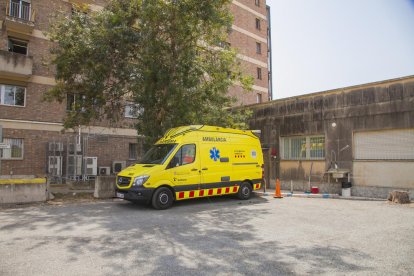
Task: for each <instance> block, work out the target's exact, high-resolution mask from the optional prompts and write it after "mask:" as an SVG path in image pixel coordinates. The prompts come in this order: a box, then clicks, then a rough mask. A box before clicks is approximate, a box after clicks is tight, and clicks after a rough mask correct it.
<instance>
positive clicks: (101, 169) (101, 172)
mask: <svg viewBox="0 0 414 276" xmlns="http://www.w3.org/2000/svg"><path fill="white" fill-rule="evenodd" d="M110 174H111V167H99V175H110Z"/></svg>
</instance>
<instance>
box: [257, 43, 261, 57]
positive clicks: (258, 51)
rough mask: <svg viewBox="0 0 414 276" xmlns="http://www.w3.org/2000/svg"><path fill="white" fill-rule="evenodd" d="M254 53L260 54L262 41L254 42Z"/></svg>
mask: <svg viewBox="0 0 414 276" xmlns="http://www.w3.org/2000/svg"><path fill="white" fill-rule="evenodd" d="M256 54H259V55H261V54H262V43H260V42H256Z"/></svg>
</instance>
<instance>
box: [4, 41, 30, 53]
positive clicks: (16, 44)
mask: <svg viewBox="0 0 414 276" xmlns="http://www.w3.org/2000/svg"><path fill="white" fill-rule="evenodd" d="M8 48H9V52H13V53H17V54H22V55H27V41H24V40H20V39H15V38H9V45H8Z"/></svg>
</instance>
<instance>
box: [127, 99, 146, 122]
mask: <svg viewBox="0 0 414 276" xmlns="http://www.w3.org/2000/svg"><path fill="white" fill-rule="evenodd" d="M127 108H129V109H130V110H132V109H133V108H135V109H136V111H135V112H136V115H133V114H132V115H130V114H127ZM142 112H143V110H142V107H140V106H139V105H138V104H135V103H133V102H126V103H125V106H124V117H125V118H129V119H137V118H138V117H139V115H140V114H142ZM129 113H130V112H129Z"/></svg>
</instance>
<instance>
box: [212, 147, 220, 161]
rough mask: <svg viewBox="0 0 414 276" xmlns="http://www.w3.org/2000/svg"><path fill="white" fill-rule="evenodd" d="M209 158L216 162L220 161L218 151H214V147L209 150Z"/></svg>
mask: <svg viewBox="0 0 414 276" xmlns="http://www.w3.org/2000/svg"><path fill="white" fill-rule="evenodd" d="M210 158H211V159H213V160H214V162H216V161H217V160H218V159H220V151H219V150H218V149H216V147H214V148H212V149H211V150H210Z"/></svg>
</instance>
